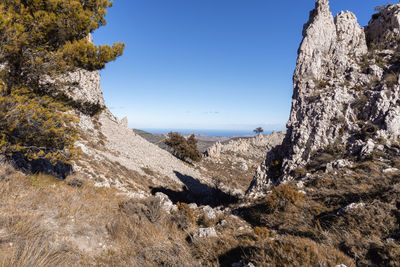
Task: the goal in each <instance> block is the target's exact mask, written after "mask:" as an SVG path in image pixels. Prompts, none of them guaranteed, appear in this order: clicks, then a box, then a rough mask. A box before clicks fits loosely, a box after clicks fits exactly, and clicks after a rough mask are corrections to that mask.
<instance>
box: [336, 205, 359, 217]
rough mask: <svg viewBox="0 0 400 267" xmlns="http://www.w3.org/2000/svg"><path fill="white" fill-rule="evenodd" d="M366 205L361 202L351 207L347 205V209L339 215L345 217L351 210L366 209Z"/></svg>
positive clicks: (341, 210)
mask: <svg viewBox="0 0 400 267" xmlns="http://www.w3.org/2000/svg"><path fill="white" fill-rule="evenodd" d="M364 207H365V204H364V203H362V202H360V203H351V204H349V205H347V206H346V207H344V208H342V209H340V210H339V211H338V212H337V214H338V215H343V214H345V213H346V212H348V211H349V210H354V209H360V208H364Z"/></svg>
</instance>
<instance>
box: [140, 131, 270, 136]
mask: <svg viewBox="0 0 400 267" xmlns="http://www.w3.org/2000/svg"><path fill="white" fill-rule="evenodd" d="M141 130H143V131H146V132H149V133H152V134H168V133H169V132H178V133H180V134H183V135H187V134H196V135H207V136H227V137H233V136H254V135H255V134H254V132H253V131H243V130H240V131H237V130H191V129H141ZM270 133H272V132H268V131H266V132H264V133H263V134H270Z"/></svg>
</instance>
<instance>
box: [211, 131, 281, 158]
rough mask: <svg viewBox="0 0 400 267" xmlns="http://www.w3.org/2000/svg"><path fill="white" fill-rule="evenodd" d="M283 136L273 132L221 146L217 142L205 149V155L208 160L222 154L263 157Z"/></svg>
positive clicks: (232, 141)
mask: <svg viewBox="0 0 400 267" xmlns="http://www.w3.org/2000/svg"><path fill="white" fill-rule="evenodd" d="M284 135H285V134H284V133H282V132H278V133H276V132H273V133H272V134H268V135H262V134H259V135H258V136H256V137H253V138H240V139H235V140H230V141H229V142H228V143H223V144H222V143H220V142H217V143H215V144H214V145H213V146H211V147H209V148H208V149H207V151H206V153H205V155H206V156H207V157H210V158H219V157H220V156H221V154H223V153H238V154H241V155H242V156H245V157H259V156H265V153H266V151H267V150H269V149H271V148H272V147H274V146H276V145H278V144H280V143H281V142H282V140H283V137H284Z"/></svg>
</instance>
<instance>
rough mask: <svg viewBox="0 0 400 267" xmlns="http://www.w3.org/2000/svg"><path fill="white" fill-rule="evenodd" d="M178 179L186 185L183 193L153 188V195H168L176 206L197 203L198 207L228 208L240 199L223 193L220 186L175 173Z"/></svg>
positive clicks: (163, 188)
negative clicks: (177, 204)
mask: <svg viewBox="0 0 400 267" xmlns="http://www.w3.org/2000/svg"><path fill="white" fill-rule="evenodd" d="M175 174H176V177H178V179H179V180H180V181H181V182H182V183H183V184H184V185H185V187H184V188H183V190H182V191H175V190H171V189H168V188H165V187H158V188H152V190H151V193H152V194H156V193H158V192H161V193H164V194H166V195H167V196H168V197H169V198H170V199H171V201H172V202H173V203H174V204H175V203H177V202H184V203H196V204H197V205H209V206H211V207H216V206H221V205H222V206H227V205H229V204H233V203H236V202H237V201H238V198H237V197H235V196H232V195H230V194H228V193H225V192H223V191H222V190H221V189H219V188H218V186H212V187H210V186H209V185H206V184H203V183H201V182H200V181H199V180H197V179H195V178H193V177H191V176H189V175H184V174H181V173H180V172H177V171H175Z"/></svg>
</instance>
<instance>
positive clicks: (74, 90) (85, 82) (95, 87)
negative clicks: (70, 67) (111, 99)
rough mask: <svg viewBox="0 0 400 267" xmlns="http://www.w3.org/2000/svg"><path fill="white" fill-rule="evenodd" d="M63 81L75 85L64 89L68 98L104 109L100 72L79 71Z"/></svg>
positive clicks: (67, 76)
mask: <svg viewBox="0 0 400 267" xmlns="http://www.w3.org/2000/svg"><path fill="white" fill-rule="evenodd" d="M63 79H64V80H65V81H67V82H72V83H73V85H71V86H68V87H65V88H64V89H63V91H64V93H65V94H66V95H67V96H68V97H70V98H71V99H73V100H75V101H77V102H80V103H83V104H84V103H88V104H98V105H100V106H101V107H104V98H103V93H102V91H101V86H100V74H99V72H98V71H87V70H78V71H76V72H73V73H69V74H68V75H66V76H65V77H63Z"/></svg>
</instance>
